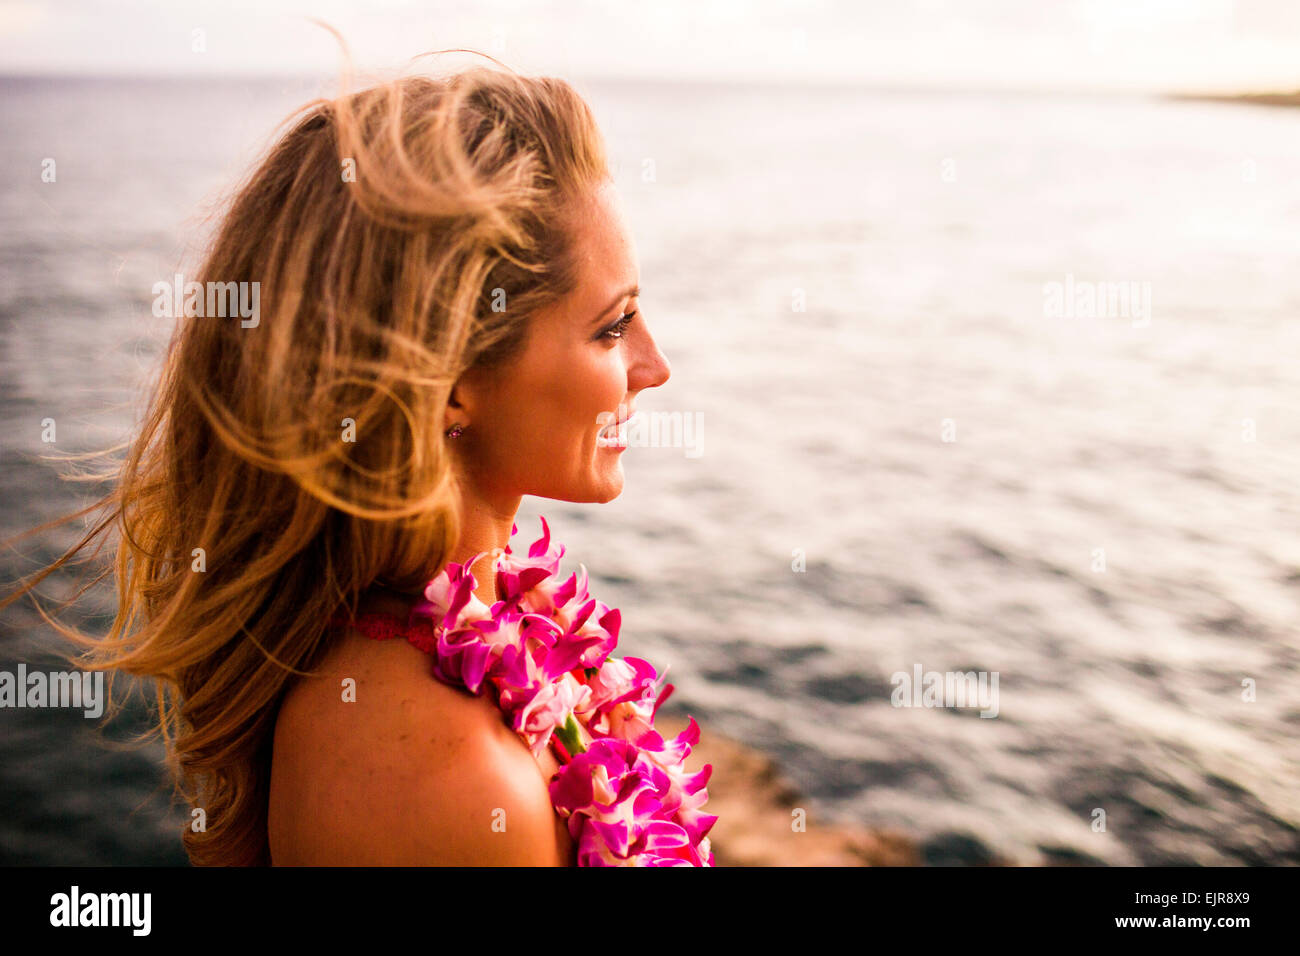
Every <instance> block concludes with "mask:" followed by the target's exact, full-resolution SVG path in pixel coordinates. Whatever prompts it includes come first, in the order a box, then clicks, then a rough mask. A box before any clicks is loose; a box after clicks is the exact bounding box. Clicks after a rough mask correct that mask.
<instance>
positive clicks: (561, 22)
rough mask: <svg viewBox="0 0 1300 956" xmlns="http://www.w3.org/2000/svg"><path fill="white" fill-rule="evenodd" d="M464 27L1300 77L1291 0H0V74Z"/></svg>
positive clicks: (637, 71) (567, 56) (292, 64)
mask: <svg viewBox="0 0 1300 956" xmlns="http://www.w3.org/2000/svg"><path fill="white" fill-rule="evenodd" d="M312 17H315V18H319V19H321V20H324V21H325V22H327V23H329V24H330V25H331V26H333V27H334V28H336V29H337V30H339V31H340V33H342V34H343V36H344V38H345V39H346V41H347V43H348V45H349V48H350V49H351V52H352V54H353V56H354V58H355V61H356V63H357V66H358V67H359V68H360V69H362V70H387V69H393V70H396V69H401V68H403V67H404V66H406V65H407V64H408V63H409V61H410V59H411V58H412V57H414V56H417V55H419V54H421V53H424V52H426V51H430V50H437V49H443V48H454V47H470V48H473V49H476V50H480V51H482V52H485V53H489V54H491V55H492V56H494V57H497V58H498V59H501V60H502V61H503V62H505V63H506V64H508V65H509V66H510V67H512V68H514V69H516V70H519V71H520V72H525V73H551V74H555V75H560V76H566V77H569V78H573V79H586V78H598V77H610V76H616V77H627V78H644V79H652V80H680V81H689V80H699V79H709V80H720V81H734V82H752V81H772V82H777V83H783V84H784V83H791V84H793V83H825V82H835V83H860V84H864V85H872V86H898V87H940V88H949V87H955V86H961V87H972V88H980V89H1041V90H1067V91H1069V90H1096V91H1125V90H1129V91H1150V92H1175V91H1178V92H1233V91H1244V90H1288V91H1289V90H1296V89H1300V0H475V2H470V0H368V2H366V0H352V2H345V0H226V2H216V0H98V2H92V0H0V73H4V74H31V73H36V74H47V73H74V74H133V75H138V74H160V75H190V74H204V75H210V74H240V75H243V74H318V73H319V74H332V73H336V72H337V69H338V66H339V47H338V45H337V43H336V41H335V40H334V38H333V37H332V36H331V35H330V34H329V33H328V32H327V31H326V30H324V29H322V28H321V27H320V26H318V25H316V24H314V23H312V22H311V18H312Z"/></svg>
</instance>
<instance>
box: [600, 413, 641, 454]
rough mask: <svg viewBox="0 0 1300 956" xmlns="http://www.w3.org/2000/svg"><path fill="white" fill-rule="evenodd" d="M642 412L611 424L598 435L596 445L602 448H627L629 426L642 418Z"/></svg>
mask: <svg viewBox="0 0 1300 956" xmlns="http://www.w3.org/2000/svg"><path fill="white" fill-rule="evenodd" d="M640 415H641V413H640V412H633V413H632V414H631V415H629V416H628V417H627V418H625V419H623V420H622V421H615V422H610V423H609V424H608V425H606V426H605V427H604V428H602V429H601V430H600V431H599V432H597V433H596V445H597V447H600V448H626V447H627V427H626V426H627V425H629V424H630V423H632V422H634V421H636V420H637V419H638V418H639V417H640Z"/></svg>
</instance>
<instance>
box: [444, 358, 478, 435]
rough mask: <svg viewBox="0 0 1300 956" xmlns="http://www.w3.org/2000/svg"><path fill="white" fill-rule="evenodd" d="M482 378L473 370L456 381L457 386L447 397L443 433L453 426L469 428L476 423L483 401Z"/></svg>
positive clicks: (454, 386)
mask: <svg viewBox="0 0 1300 956" xmlns="http://www.w3.org/2000/svg"><path fill="white" fill-rule="evenodd" d="M482 378H483V376H482V375H481V374H479V370H477V369H472V370H470V371H468V372H465V373H464V374H462V375H461V377H460V378H458V379H457V380H456V384H454V385H453V386H452V387H451V394H450V395H448V396H447V411H446V413H445V415H444V417H443V431H446V430H447V429H448V428H450V427H451V426H452V425H464V426H468V425H470V424H471V423H472V422H473V421H474V415H475V412H476V411H477V410H478V409H479V407H480V401H481V400H482V388H483V381H482Z"/></svg>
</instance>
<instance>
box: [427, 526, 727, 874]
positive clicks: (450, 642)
mask: <svg viewBox="0 0 1300 956" xmlns="http://www.w3.org/2000/svg"><path fill="white" fill-rule="evenodd" d="M541 522H542V536H541V537H540V538H538V539H537V541H535V542H533V544H532V545H531V546H530V547H529V549H528V555H527V557H520V556H518V555H516V554H514V553H512V552H511V550H510V546H509V545H508V544H507V546H506V548H505V550H504V552H503V553H502V554H500V555H498V557H497V558H496V561H495V564H494V568H495V573H496V586H497V594H498V595H499V596H500V598H499V600H498V601H497V602H496V603H494V604H493V605H492V606H491V607H490V608H489V607H488V606H487V605H485V604H484V603H483V602H482V601H480V600H479V599H478V598H477V597H475V596H474V588H475V587H476V586H477V583H478V582H477V581H476V580H475V578H474V575H473V574H472V573H471V571H470V568H472V567H473V565H474V564H475V563H476V562H477V561H478V560H479V559H480V558H482V557H483V556H484V554H486V552H481V553H479V554H478V555H475V556H474V557H473V558H471V559H470V560H469V561H467V562H466V563H465V564H449V565H447V567H446V568H444V569H443V570H442V571H441V572H440V573H439V574H438V576H437V577H435V578H434V579H433V580H432V581H430V582H429V584H428V585H427V586H426V588H425V591H424V597H425V600H424V601H422V602H418V603H417V604H416V605H415V607H414V608H413V609H412V611H411V616H412V618H413V619H414V618H417V617H423V618H427V619H428V620H429V622H430V623H431V624H432V628H431V635H432V636H427V635H426V634H423V633H419V634H417V635H415V636H412V638H411V643H413V644H415V646H417V647H419V648H420V649H421V650H423V651H426V652H427V653H429V654H431V655H433V657H434V673H435V675H436V676H437V677H438V678H439V679H440V680H442V681H444V682H446V683H449V684H453V685H459V686H463V687H465V688H466V689H467V690H469V691H470V693H473V694H482V693H484V692H485V691H487V690H488V689H489V688H491V690H492V691H493V692H494V694H495V697H496V699H497V703H498V705H499V706H500V707H501V709H502V710H503V711H504V712H505V713H506V715H507V716H508V717H510V719H511V725H512V726H513V728H514V730H515V731H516V732H517V733H518V734H519V735H520V736H521V737H522V738H523V740H524V742H525V743H526V744H528V746H529V749H530V750H531V751H532V753H533V755H534V756H535V757H536V756H540V755H541V753H542V752H543V751H544V750H545V749H546V747H547V746H551V747H553V748H554V749H555V751H556V753H557V756H558V758H559V760H560V762H561V764H562V766H561V768H560V770H559V771H558V772H557V773H556V774H555V775H554V776H553V777H552V778H551V782H550V787H549V789H550V796H551V802H552V804H553V805H554V806H555V810H556V812H557V813H559V814H560V816H561V818H563V819H565V820H567V825H568V828H569V834H570V836H572V837H573V839H574V841H575V842H576V844H577V849H578V865H579V866H712V865H713V853H712V851H711V850H710V848H709V839H708V837H707V835H706V834H707V833H708V832H709V830H710V828H711V827H712V826H713V824H714V822H715V821H716V820H717V817H716V816H713V815H711V814H707V813H705V812H703V810H701V809H700V808H701V807H702V806H703V804H704V803H705V801H706V800H708V792H707V791H706V790H705V785H706V784H707V783H708V780H709V775H710V774H711V773H712V772H713V768H712V766H709V765H705V767H704V768H703V769H702V770H700V771H699V772H698V773H695V774H690V773H688V772H687V771H686V769H685V761H686V758H687V757H688V756H689V755H690V752H691V747H692V746H693V745H694V744H696V743H698V742H699V739H700V729H699V726H698V725H697V724H696V723H695V720H694V718H690V722H689V726H688V727H687V729H686V730H684V731H682V733H681V734H679V735H678V736H677V737H675V738H673V739H671V740H664V738H663V737H662V736H660V735H659V734H658V733H657V732H656V731H655V729H654V717H655V714H656V713H657V712H658V710H659V707H660V705H662V704H663V702H664V701H665V700H667V699H668V697H669V696H670V695H671V694H672V692H673V685H672V684H666V685H664V686H663V687H662V690H661V689H660V683H661V679H660V677H659V674H658V673H657V672H656V671H655V669H654V667H652V666H651V665H650V664H648V663H647V662H646V661H643V660H640V659H639V658H635V657H627V658H623V659H621V660H620V659H616V658H613V657H610V656H609V655H610V653H611V652H612V651H613V650H614V648H615V647H616V646H617V644H618V632H619V626H620V623H621V616H620V614H619V611H618V609H617V608H610V607H609V606H608V605H606V604H604V603H602V602H600V601H598V600H596V599H595V598H592V597H590V595H589V594H588V593H587V569H586V568H585V567H582V569H581V572H577V573H574V574H572V575H570V577H569V578H568V579H567V580H564V581H560V580H559V577H558V572H559V564H560V558H561V557H563V555H564V551H565V549H564V546H563V545H560V546H559V547H558V550H556V549H553V548H552V547H551V531H550V527H549V526H548V525H547V523H546V519H545V518H542V519H541ZM517 531H518V526H517V525H515V526H512V527H511V529H510V534H511V537H512V538H513V536H514V535H515V533H516V532H517Z"/></svg>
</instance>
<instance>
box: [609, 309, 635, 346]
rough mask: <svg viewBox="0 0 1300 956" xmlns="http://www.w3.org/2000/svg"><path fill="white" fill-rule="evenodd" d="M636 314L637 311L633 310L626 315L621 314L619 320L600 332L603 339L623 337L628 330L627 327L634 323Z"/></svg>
mask: <svg viewBox="0 0 1300 956" xmlns="http://www.w3.org/2000/svg"><path fill="white" fill-rule="evenodd" d="M635 315H636V312H635V311H632V312H629V313H627V314H626V315H623V316H620V317H619V320H618V321H617V322H615V323H614V324H613V325H611V326H610V327H609V328H607V329H606V330H605V331H604V332H602V333H600V337H601V338H602V339H621V338H622V337H623V333H624V332H626V331H627V327H628V326H629V325H630V324H631V323H632V317H633V316H635Z"/></svg>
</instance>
